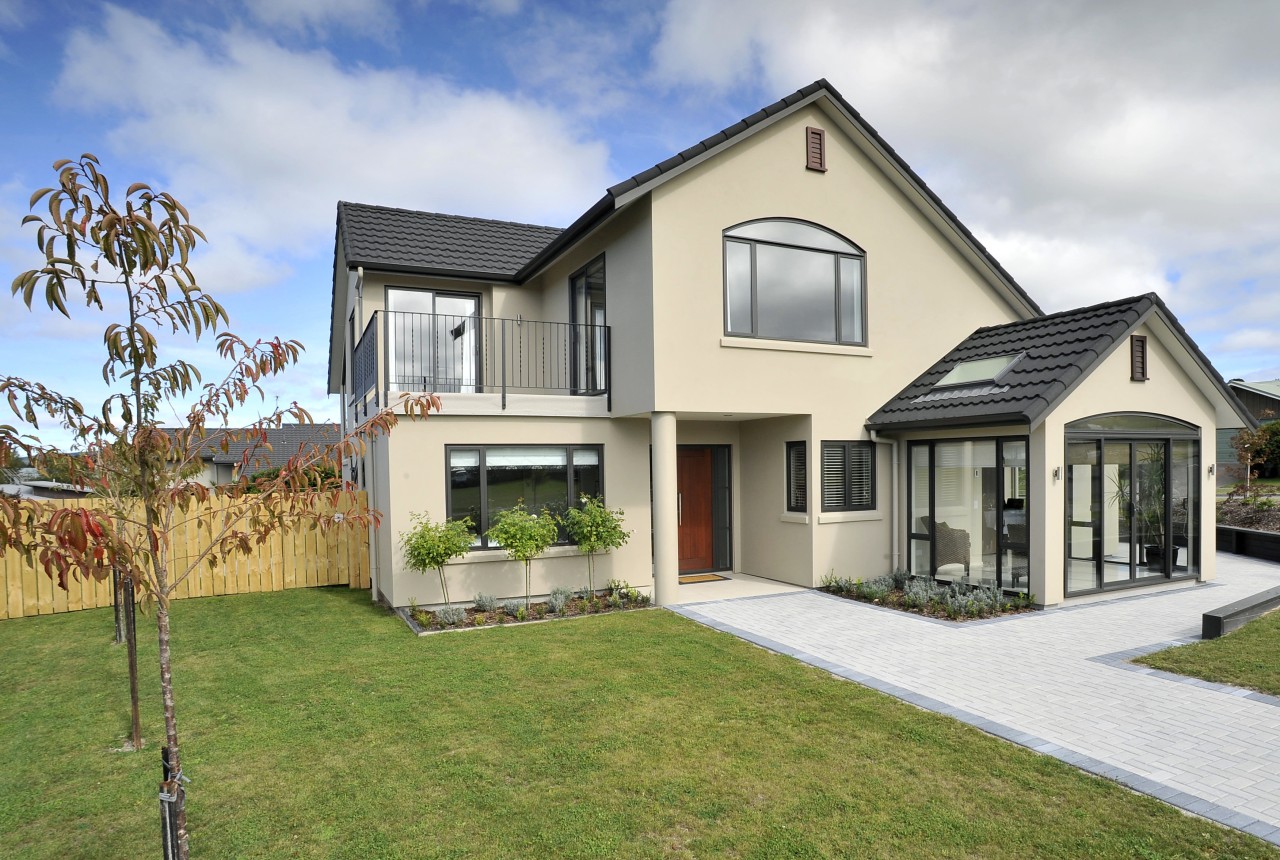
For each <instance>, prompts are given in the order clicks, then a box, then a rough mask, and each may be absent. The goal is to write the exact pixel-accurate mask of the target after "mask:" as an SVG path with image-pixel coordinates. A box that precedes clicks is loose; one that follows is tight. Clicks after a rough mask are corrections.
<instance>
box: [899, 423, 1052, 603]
mask: <svg viewBox="0 0 1280 860" xmlns="http://www.w3.org/2000/svg"><path fill="white" fill-rule="evenodd" d="M939 442H995V445H996V522H997V523H1000V522H1003V521H1004V517H1005V512H1006V510H1008V509H1007V508H1006V503H1007V501H1008V499H1009V498H1010V495H1009V493H1010V488H1009V487H1008V486H1006V485H1005V480H1004V469H1005V466H1004V462H1005V458H1004V446H1005V445H1007V444H1009V443H1014V444H1017V443H1021V444H1023V445H1025V446H1026V452H1027V465H1026V467H1025V468H1026V469H1027V487H1026V496H1024V497H1019V498H1023V499H1024V505H1025V507H1023V509H1022V510H1024V511H1025V512H1026V514H1025V517H1026V522H1025V525H1026V529H1027V531H1026V534H1027V542H1026V543H1025V544H1023V543H1019V542H1017V541H1014V540H1011V539H1009V538H1008V537H1007V536H1005V535H1003V534H1002V532H1003V530H1002V529H997V530H996V531H997V536H996V584H997V587H998V588H1000V589H1001V590H1003V591H1021V589H1018V588H1017V587H1016V583H1015V584H1006V583H1005V574H1006V573H1007V571H1006V570H1005V558H1004V555H1005V551H1006V550H1014V551H1017V552H1024V553H1025V554H1026V555H1027V560H1028V562H1030V559H1031V535H1032V528H1033V527H1034V526H1035V521H1034V520H1035V517H1034V515H1035V514H1036V513H1037V512H1036V511H1035V510H1034V509H1033V508H1032V506H1031V500H1032V498H1033V497H1032V491H1031V481H1032V472H1031V437H1030V436H1021V435H1017V434H1014V435H1009V436H963V437H957V438H954V439H951V438H947V439H913V440H911V441H910V442H909V443H908V444H907V457H906V467H907V493H906V496H907V499H906V517H907V547H908V549H907V555H906V558H905V559H904V561H905V563H906V568H907V570H908V571H910V573H911V574H912V575H913V576H928V577H930V578H932V577H933V576H934V574H935V573H936V572H937V569H938V548H937V544H936V542H935V541H934V529H933V523H934V521H935V520H936V518H937V469H936V462H937V460H936V457H935V456H934V454H935V451H936V446H937V444H938V443H939ZM917 448H923V449H924V450H926V451H928V453H929V456H928V458H927V460H928V466H927V468H928V470H929V481H928V485H929V487H928V491H927V492H928V496H929V501H928V509H929V515H928V517H929V520H930V522H929V524H927V525H926V529H925V531H918V530H917V529H916V522H915V519H914V513H915V480H914V475H913V473H912V467H913V464H914V462H915V459H914V457H913V451H914V450H915V449H917ZM912 541H927V542H928V544H929V570H927V571H918V570H915V569H914V568H913V564H912V561H913V558H914V556H913V554H912V552H911V542H912ZM1025 591H1026V593H1027V594H1030V593H1031V571H1030V570H1028V571H1027V585H1026V589H1025Z"/></svg>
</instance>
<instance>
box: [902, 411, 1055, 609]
mask: <svg viewBox="0 0 1280 860" xmlns="http://www.w3.org/2000/svg"><path fill="white" fill-rule="evenodd" d="M1027 450H1028V439H1027V437H1025V436H1008V437H1000V438H995V439H964V440H959V439H955V440H952V439H948V440H936V441H925V442H912V443H911V447H910V453H909V457H908V466H909V469H910V474H909V479H908V487H909V489H908V500H907V507H908V510H909V512H910V516H909V519H910V523H911V526H910V528H911V552H910V555H909V560H908V565H909V568H910V570H911V572H912V573H915V574H917V575H925V574H928V575H932V576H933V577H935V578H936V579H939V580H943V581H948V582H964V583H967V584H970V585H995V586H998V587H1000V588H1002V589H1006V590H1010V591H1023V592H1025V591H1026V590H1027V589H1028V586H1029V585H1030V581H1029V580H1030V576H1029V564H1028V549H1029V546H1028V537H1027V536H1028V531H1027V529H1028V527H1029V525H1030V516H1031V510H1030V508H1029V505H1028V498H1029V495H1028V489H1029V488H1028V472H1027Z"/></svg>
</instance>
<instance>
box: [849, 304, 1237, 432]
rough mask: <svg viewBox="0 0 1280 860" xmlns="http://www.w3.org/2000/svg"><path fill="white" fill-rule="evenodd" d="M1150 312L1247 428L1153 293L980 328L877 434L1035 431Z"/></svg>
mask: <svg viewBox="0 0 1280 860" xmlns="http://www.w3.org/2000/svg"><path fill="white" fill-rule="evenodd" d="M1152 314H1159V315H1160V316H1161V317H1162V318H1163V319H1164V320H1165V322H1167V323H1168V324H1169V328H1170V330H1171V331H1172V332H1173V333H1174V335H1175V337H1177V338H1178V339H1179V340H1180V341H1181V342H1182V344H1183V346H1185V347H1186V348H1187V351H1188V353H1189V354H1190V355H1191V356H1192V357H1193V358H1194V360H1195V362H1196V364H1198V365H1199V366H1200V368H1201V369H1202V370H1204V371H1205V373H1206V374H1207V375H1208V377H1209V378H1210V379H1211V380H1212V382H1213V384H1214V385H1215V386H1216V388H1217V389H1218V391H1219V392H1220V393H1221V394H1222V396H1223V397H1224V398H1225V399H1226V401H1227V403H1228V405H1229V407H1230V408H1232V409H1234V410H1235V412H1236V413H1237V414H1238V415H1239V416H1240V418H1241V420H1242V423H1246V422H1248V421H1250V420H1251V419H1249V418H1247V411H1246V410H1245V409H1244V407H1243V406H1242V405H1241V404H1240V402H1239V400H1238V399H1237V398H1236V397H1235V395H1233V394H1232V393H1231V391H1230V389H1228V387H1227V385H1226V383H1225V382H1223V380H1222V377H1221V376H1220V375H1219V374H1218V371H1217V370H1215V369H1214V367H1213V365H1212V364H1211V363H1210V362H1209V359H1208V358H1206V357H1205V355H1204V353H1202V352H1201V351H1200V349H1199V347H1197V346H1196V345H1195V342H1194V341H1192V340H1191V337H1190V336H1189V335H1188V334H1187V332H1186V330H1185V329H1183V328H1182V326H1181V324H1179V323H1178V321H1177V319H1176V318H1175V317H1174V316H1173V314H1172V313H1170V312H1169V309H1168V308H1167V307H1166V306H1165V304H1164V302H1163V301H1161V299H1160V297H1159V296H1157V295H1156V294H1155V293H1147V294H1145V295H1141V296H1133V297H1131V298H1127V299H1119V300H1117V301H1112V302H1104V303H1103V304H1099V305H1092V306H1090V307H1086V308H1077V309H1075V310H1069V311H1061V312H1059V313H1055V314H1049V315H1048V316H1042V317H1037V318H1034V319H1029V320H1023V321H1021V322H1013V323H1005V324H1004V325H997V326H987V327H984V328H980V329H978V330H977V331H975V332H974V333H973V334H971V335H969V336H968V337H967V338H965V339H964V340H963V341H961V342H960V343H959V344H958V345H957V346H956V347H955V348H954V349H952V350H951V351H950V352H948V353H947V354H946V355H945V356H943V357H942V359H941V360H939V361H938V362H937V363H935V364H934V365H933V366H932V367H930V368H929V369H928V370H926V371H925V372H924V373H922V374H921V375H920V376H919V377H917V378H916V379H915V381H914V382H912V383H911V384H910V385H908V386H907V387H906V388H904V389H903V390H902V391H901V392H899V393H898V395H897V396H895V397H894V398H893V399H891V400H890V401H889V402H888V403H886V404H885V405H884V406H882V407H880V409H879V410H877V411H876V412H875V414H873V415H872V416H871V418H870V419H868V421H867V427H868V428H869V429H873V430H890V429H894V430H904V429H909V428H913V427H924V426H929V427H940V426H974V425H979V424H982V425H991V424H1026V425H1029V426H1034V425H1036V424H1038V423H1039V422H1040V420H1041V419H1043V418H1044V416H1045V415H1047V414H1048V413H1049V411H1050V410H1051V409H1052V408H1053V407H1054V406H1055V405H1056V404H1057V403H1058V402H1060V401H1061V400H1062V399H1063V398H1064V397H1065V396H1066V395H1067V394H1068V393H1069V392H1070V391H1071V390H1072V389H1073V388H1074V387H1075V385H1076V384H1077V383H1078V382H1079V381H1080V380H1082V379H1083V378H1084V377H1085V376H1086V375H1087V374H1088V373H1089V372H1090V371H1091V370H1092V369H1093V368H1094V367H1095V366H1096V365H1098V364H1099V363H1100V362H1101V361H1102V359H1103V358H1105V357H1106V356H1107V355H1108V354H1109V353H1110V352H1111V350H1112V348H1113V347H1114V346H1115V345H1116V344H1117V343H1118V342H1119V341H1120V340H1122V339H1124V338H1126V337H1128V336H1129V334H1130V333H1131V332H1132V331H1133V330H1134V329H1135V328H1137V327H1138V325H1139V324H1141V323H1142V322H1143V321H1144V320H1146V319H1147V318H1148V317H1150V316H1151V315H1152ZM1007 355H1020V356H1021V357H1020V358H1019V359H1018V360H1017V361H1016V362H1014V364H1013V365H1011V366H1010V367H1009V368H1008V370H1007V371H1006V372H1005V373H1003V374H1001V375H1000V376H999V377H997V378H996V379H995V380H994V381H988V382H983V383H977V384H974V385H966V386H955V387H946V388H939V389H935V388H934V386H935V385H936V384H937V383H938V382H939V380H941V379H942V378H943V377H944V376H946V374H947V373H949V372H950V371H951V370H952V369H953V368H954V367H955V366H956V365H958V364H960V363H962V362H966V361H973V360H975V359H983V358H995V357H998V356H1007Z"/></svg>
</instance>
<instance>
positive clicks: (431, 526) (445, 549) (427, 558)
mask: <svg viewBox="0 0 1280 860" xmlns="http://www.w3.org/2000/svg"><path fill="white" fill-rule="evenodd" d="M470 529H471V518H470V517H463V518H462V519H460V520H445V521H444V522H442V523H433V522H432V521H431V518H430V517H429V516H427V515H426V514H414V515H413V528H411V529H409V531H407V532H402V533H401V535H400V546H401V547H402V548H403V550H404V560H405V562H406V563H407V564H408V565H409V567H410V568H412V569H413V570H416V571H418V573H426V572H427V571H429V570H434V571H436V572H437V573H439V574H440V591H441V592H442V593H443V594H444V602H445V604H448V603H449V586H448V584H447V583H446V582H445V579H444V566H445V565H446V564H448V563H449V559H451V558H454V557H456V556H459V555H465V554H466V552H467V550H469V549H471V544H472V542H473V540H474V538H473V537H472V535H471V531H470Z"/></svg>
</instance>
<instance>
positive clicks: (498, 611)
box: [396, 584, 653, 636]
mask: <svg viewBox="0 0 1280 860" xmlns="http://www.w3.org/2000/svg"><path fill="white" fill-rule="evenodd" d="M557 591H560V589H557ZM652 602H653V601H652V599H651V598H650V597H649V595H647V594H643V593H641V592H639V591H637V590H636V589H634V588H631V587H629V586H627V585H625V584H621V585H611V586H610V588H609V589H607V590H606V591H603V592H599V593H592V592H589V591H586V590H585V589H583V590H580V591H578V592H572V593H570V592H568V591H567V589H566V590H564V593H562V594H559V595H557V594H556V593H555V592H553V594H552V598H551V599H549V600H541V601H536V602H531V603H530V604H529V607H528V609H525V603H524V601H523V600H519V599H515V600H506V601H503V602H502V603H500V604H498V605H497V606H495V607H494V608H492V609H482V608H480V607H479V606H476V605H472V606H468V607H466V608H465V609H464V608H462V607H453V612H448V611H445V612H442V611H441V610H434V611H433V610H429V609H417V608H414V607H408V608H404V607H402V608H400V609H397V610H396V614H397V615H399V616H400V617H401V618H402V619H404V621H405V623H406V624H408V625H409V628H410V629H411V630H413V632H414V633H416V634H418V635H419V636H424V635H427V634H430V633H446V632H449V631H460V630H479V629H482V628H485V627H509V626H512V625H518V624H532V623H535V622H538V621H554V620H557V619H564V618H581V617H583V616H586V615H607V614H610V613H614V612H627V611H630V610H633V609H644V608H647V607H648V606H650V605H651V604H652ZM451 615H452V616H454V617H455V618H456V619H457V620H454V621H452V623H450V616H451Z"/></svg>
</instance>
